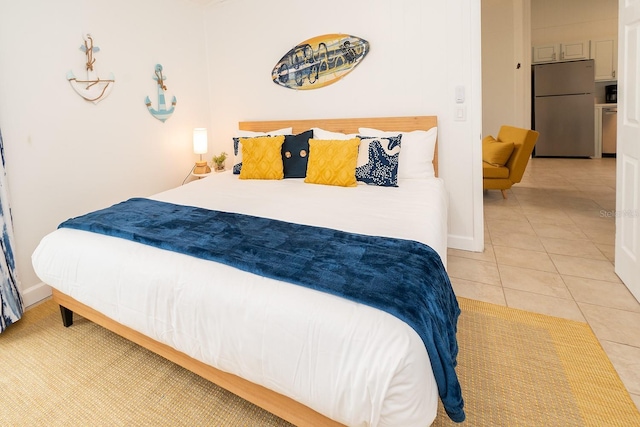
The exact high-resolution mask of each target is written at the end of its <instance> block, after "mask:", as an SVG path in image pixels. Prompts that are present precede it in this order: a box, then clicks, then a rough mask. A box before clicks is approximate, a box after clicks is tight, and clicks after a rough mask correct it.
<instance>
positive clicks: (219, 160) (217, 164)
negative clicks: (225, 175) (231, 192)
mask: <svg viewBox="0 0 640 427" xmlns="http://www.w3.org/2000/svg"><path fill="white" fill-rule="evenodd" d="M211 160H212V162H213V167H214V169H215V170H216V171H217V172H220V171H223V170H224V162H225V160H227V153H225V152H224V151H223V152H222V153H220V155H218V156H213V159H211Z"/></svg>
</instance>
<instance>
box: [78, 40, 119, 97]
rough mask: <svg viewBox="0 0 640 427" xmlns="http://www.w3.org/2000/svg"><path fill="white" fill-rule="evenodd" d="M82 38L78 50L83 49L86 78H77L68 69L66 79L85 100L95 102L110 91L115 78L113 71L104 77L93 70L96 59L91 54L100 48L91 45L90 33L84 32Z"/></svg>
mask: <svg viewBox="0 0 640 427" xmlns="http://www.w3.org/2000/svg"><path fill="white" fill-rule="evenodd" d="M83 38H84V44H83V45H82V46H80V50H81V51H83V52H84V54H85V55H86V57H87V62H86V64H85V71H86V76H87V77H86V79H78V78H76V76H75V75H74V74H73V71H69V72H67V80H68V81H69V84H71V87H72V88H73V90H75V91H76V93H77V94H78V95H80V96H81V97H83V98H84V99H86V100H87V101H90V102H93V103H94V104H97V103H98V102H100V101H102V100H103V99H104V98H106V97H107V96H108V95H109V94H110V93H111V89H113V85H114V83H115V81H116V80H115V77H114V76H113V73H109V77H107V78H106V79H101V78H100V77H98V75H97V74H96V72H95V70H94V64H95V62H96V60H95V58H94V57H93V54H94V53H97V52H100V48H99V47H98V46H94V45H93V38H92V37H91V34H85V35H84V36H83Z"/></svg>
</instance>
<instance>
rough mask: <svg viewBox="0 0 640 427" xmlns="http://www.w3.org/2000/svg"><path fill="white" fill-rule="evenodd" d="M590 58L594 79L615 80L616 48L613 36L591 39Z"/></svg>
mask: <svg viewBox="0 0 640 427" xmlns="http://www.w3.org/2000/svg"><path fill="white" fill-rule="evenodd" d="M591 59H593V60H594V64H595V68H596V70H595V74H596V81H607V80H615V79H616V78H617V77H616V69H617V65H618V49H617V46H616V40H615V39H614V38H608V39H598V40H592V41H591Z"/></svg>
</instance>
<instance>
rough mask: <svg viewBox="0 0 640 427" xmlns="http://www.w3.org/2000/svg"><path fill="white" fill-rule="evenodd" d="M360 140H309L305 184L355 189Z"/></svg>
mask: <svg viewBox="0 0 640 427" xmlns="http://www.w3.org/2000/svg"><path fill="white" fill-rule="evenodd" d="M359 145H360V138H353V139H345V140H322V139H310V140H309V163H308V164H307V177H306V178H305V179H304V182H308V183H311V184H325V185H338V186H341V187H355V186H356V185H358V183H357V182H356V163H357V161H358V146H359ZM242 167H243V168H244V166H242Z"/></svg>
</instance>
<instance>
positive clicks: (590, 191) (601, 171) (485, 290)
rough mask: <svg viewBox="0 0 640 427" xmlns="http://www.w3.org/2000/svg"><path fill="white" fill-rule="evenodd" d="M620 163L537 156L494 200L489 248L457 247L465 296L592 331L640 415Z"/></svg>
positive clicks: (454, 278)
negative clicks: (623, 262)
mask: <svg viewBox="0 0 640 427" xmlns="http://www.w3.org/2000/svg"><path fill="white" fill-rule="evenodd" d="M615 168H616V160H615V159H613V158H603V159H545V158H533V159H531V160H530V162H529V165H528V166H527V171H526V173H525V176H524V178H523V180H522V182H521V183H519V184H516V185H514V186H513V188H512V189H511V190H508V191H507V195H508V198H507V199H506V200H505V199H503V198H502V195H501V193H500V191H497V190H493V191H487V192H485V193H484V219H485V230H484V232H485V250H484V252H482V253H479V252H467V251H460V250H455V249H449V252H448V256H447V262H448V270H449V275H450V277H451V282H452V284H453V288H454V290H455V292H456V293H457V294H458V295H460V296H463V297H468V298H474V299H477V300H481V301H486V302H490V303H494V304H500V305H504V306H508V307H514V308H519V309H523V310H528V311H533V312H537V313H543V314H548V315H551V316H558V317H564V318H567V319H572V320H576V321H580V322H586V323H588V324H589V326H590V327H591V329H592V330H593V332H594V334H595V335H596V337H597V338H598V340H599V341H600V343H601V344H602V347H603V348H604V350H605V352H606V353H607V355H608V356H609V358H610V360H611V362H612V363H613V365H614V366H615V368H616V370H617V371H618V373H619V375H620V378H621V379H622V381H623V382H624V384H625V386H626V387H627V390H629V393H630V394H631V397H632V398H633V400H634V402H635V403H636V406H638V408H640V304H639V303H638V301H636V300H635V298H634V297H633V295H631V293H630V292H629V291H628V290H627V288H626V287H625V286H624V284H623V283H622V282H621V281H620V279H619V278H618V276H616V274H615V273H614V268H613V260H614V235H615V220H614V210H615V184H616V182H615Z"/></svg>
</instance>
